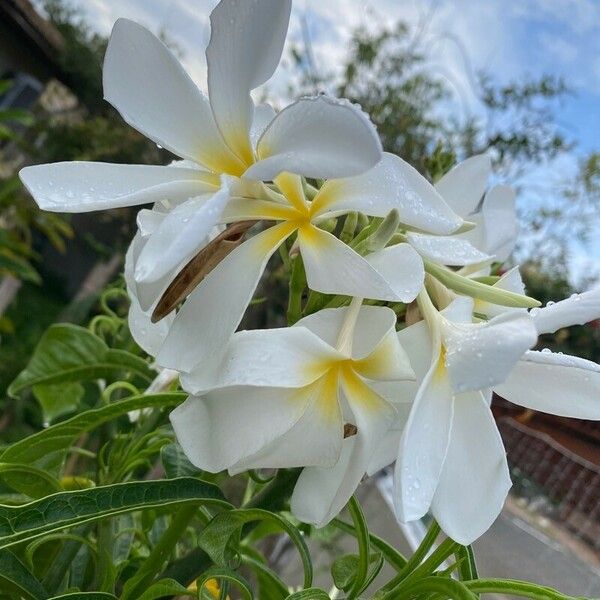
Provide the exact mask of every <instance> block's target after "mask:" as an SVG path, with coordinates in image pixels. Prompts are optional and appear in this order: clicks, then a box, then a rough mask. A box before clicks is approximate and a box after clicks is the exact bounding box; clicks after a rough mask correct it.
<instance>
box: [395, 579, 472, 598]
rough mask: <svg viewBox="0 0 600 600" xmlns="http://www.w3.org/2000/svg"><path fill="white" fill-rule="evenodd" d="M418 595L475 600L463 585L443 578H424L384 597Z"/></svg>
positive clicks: (398, 588) (396, 589)
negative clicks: (438, 595) (437, 595)
mask: <svg viewBox="0 0 600 600" xmlns="http://www.w3.org/2000/svg"><path fill="white" fill-rule="evenodd" d="M419 594H443V595H444V596H445V597H446V598H451V600H476V596H475V594H473V592H471V591H469V590H468V589H467V587H466V586H465V584H464V583H462V582H460V581H456V580H454V579H446V578H444V577H424V578H423V579H419V580H417V581H416V582H414V583H411V584H410V585H408V586H405V587H404V586H402V585H400V586H398V587H397V588H395V589H394V590H392V591H391V592H390V593H389V594H386V596H384V598H385V600H396V599H397V598H404V597H406V598H409V597H412V596H417V595H419Z"/></svg>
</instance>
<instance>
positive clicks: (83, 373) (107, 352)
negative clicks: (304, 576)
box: [8, 323, 156, 397]
mask: <svg viewBox="0 0 600 600" xmlns="http://www.w3.org/2000/svg"><path fill="white" fill-rule="evenodd" d="M123 371H127V372H131V373H133V374H135V375H138V376H139V377H141V378H142V379H144V380H145V381H147V382H150V381H152V379H153V378H154V376H155V375H156V373H155V372H154V371H153V370H152V369H151V368H150V367H149V366H148V364H147V363H146V361H145V360H143V359H142V358H140V357H138V356H134V355H133V354H130V353H129V352H125V351H123V350H112V349H110V348H108V346H107V345H106V344H105V343H104V342H103V341H102V340H101V339H100V338H99V337H97V336H95V335H94V334H93V333H92V332H90V331H89V330H88V329H85V328H84V327H79V326H78V325H72V324H69V323H66V324H64V323H63V324H58V325H52V326H51V327H49V328H48V329H47V330H46V332H45V333H44V335H43V336H42V339H41V340H40V342H39V344H38V345H37V348H36V349H35V352H34V353H33V356H32V357H31V360H30V361H29V364H28V365H27V367H26V368H25V370H24V371H22V372H21V373H20V374H19V376H18V377H17V378H16V379H15V380H14V381H13V382H12V383H11V384H10V386H9V388H8V393H9V394H10V395H11V396H13V397H15V396H17V395H18V394H19V393H20V392H22V391H23V390H25V389H27V388H30V387H33V386H34V385H42V384H43V385H50V384H56V383H65V382H74V381H85V380H93V379H100V378H108V377H112V376H115V375H118V374H119V373H122V372H123Z"/></svg>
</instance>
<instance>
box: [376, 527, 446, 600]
mask: <svg viewBox="0 0 600 600" xmlns="http://www.w3.org/2000/svg"><path fill="white" fill-rule="evenodd" d="M439 534H440V526H439V525H438V524H437V522H436V521H433V522H432V523H431V525H430V526H429V529H428V530H427V533H426V534H425V537H424V538H423V540H422V541H421V543H420V544H419V547H418V548H417V549H416V550H415V553H414V554H413V555H412V556H411V557H410V558H409V559H408V562H407V563H406V564H405V565H404V567H403V568H402V569H401V570H400V571H399V572H398V575H396V576H395V577H394V578H393V579H391V580H390V581H389V582H388V583H387V584H386V585H384V586H383V587H382V588H381V590H380V591H379V594H381V595H384V594H386V593H387V592H389V591H391V590H392V589H394V588H395V587H396V586H397V585H398V584H400V583H401V582H402V581H404V580H405V579H406V578H407V577H408V576H409V575H410V574H411V573H413V572H414V571H415V569H417V567H418V566H419V565H420V564H421V562H422V561H423V559H424V558H425V557H426V556H427V554H428V552H429V550H431V547H432V546H433V544H434V543H435V540H436V539H437V537H438V535H439Z"/></svg>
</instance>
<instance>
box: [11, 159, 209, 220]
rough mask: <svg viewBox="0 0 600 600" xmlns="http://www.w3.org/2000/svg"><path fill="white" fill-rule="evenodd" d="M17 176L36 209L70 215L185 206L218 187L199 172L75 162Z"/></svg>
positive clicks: (37, 167) (40, 167)
mask: <svg viewBox="0 0 600 600" xmlns="http://www.w3.org/2000/svg"><path fill="white" fill-rule="evenodd" d="M19 176H20V177H21V181H22V182H23V184H24V185H25V187H26V188H27V190H28V191H29V193H30V194H31V195H32V196H33V198H34V200H35V201H36V202H37V204H38V206H39V207H40V208H41V209H43V210H49V211H53V212H71V213H80V212H88V211H91V210H104V209H109V208H120V207H123V206H137V205H139V204H148V203H150V202H156V201H158V200H164V199H167V198H168V199H170V200H174V201H177V200H185V199H187V198H190V197H192V196H197V195H198V194H204V193H207V192H211V191H214V190H216V189H217V188H218V185H219V181H218V179H217V178H216V177H215V176H214V175H212V174H209V173H206V172H204V171H201V170H199V169H186V168H182V167H160V166H152V165H114V164H110V163H101V162H80V161H72V162H58V163H51V164H46V165H34V166H32V167H25V168H24V169H22V170H21V172H20V173H19Z"/></svg>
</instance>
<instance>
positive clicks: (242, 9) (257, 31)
mask: <svg viewBox="0 0 600 600" xmlns="http://www.w3.org/2000/svg"><path fill="white" fill-rule="evenodd" d="M291 7H292V2H291V0H258V1H255V2H239V1H238V0H221V2H219V4H218V5H217V6H216V8H215V9H214V10H213V11H212V13H211V15H210V25H211V34H210V42H209V44H208V47H207V48H206V61H207V64H208V95H209V98H210V104H211V106H212V110H213V113H214V115H215V120H216V122H217V124H218V126H219V129H220V131H221V133H222V134H223V137H224V138H225V140H226V142H227V144H228V145H229V147H230V148H231V149H232V150H233V151H234V152H235V153H236V154H237V155H238V156H239V157H240V158H241V159H242V160H243V162H244V163H245V164H250V163H251V162H252V159H253V152H252V148H251V146H250V140H249V136H248V133H249V131H250V126H251V123H252V118H253V114H254V104H253V102H252V99H251V98H250V91H251V90H253V89H254V88H256V87H258V86H259V85H261V84H262V83H264V82H265V81H267V79H269V78H270V77H271V75H273V72H274V71H275V69H276V68H277V65H278V64H279V59H280V58H281V52H282V50H283V44H284V42H285V36H286V33H287V28H288V23H289V19H290V10H291Z"/></svg>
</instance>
